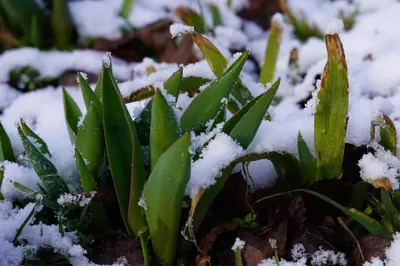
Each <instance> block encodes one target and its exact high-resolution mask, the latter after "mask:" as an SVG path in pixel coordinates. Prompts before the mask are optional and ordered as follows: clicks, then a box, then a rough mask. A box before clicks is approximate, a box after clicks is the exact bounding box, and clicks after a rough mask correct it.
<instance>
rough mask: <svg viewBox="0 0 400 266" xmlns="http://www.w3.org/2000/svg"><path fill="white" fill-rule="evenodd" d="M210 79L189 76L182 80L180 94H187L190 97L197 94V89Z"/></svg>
mask: <svg viewBox="0 0 400 266" xmlns="http://www.w3.org/2000/svg"><path fill="white" fill-rule="evenodd" d="M210 81H211V80H210V79H207V78H203V77H195V76H189V77H185V78H183V79H182V89H181V91H182V92H187V93H188V94H189V96H190V97H192V96H194V95H195V94H196V93H199V92H200V91H199V88H200V87H201V86H203V85H204V84H206V83H208V82H210Z"/></svg>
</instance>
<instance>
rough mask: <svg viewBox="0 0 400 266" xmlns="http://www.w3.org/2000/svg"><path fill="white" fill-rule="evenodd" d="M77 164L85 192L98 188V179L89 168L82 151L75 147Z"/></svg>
mask: <svg viewBox="0 0 400 266" xmlns="http://www.w3.org/2000/svg"><path fill="white" fill-rule="evenodd" d="M75 160H76V166H77V168H78V171H79V176H80V177H81V183H82V188H83V191H84V192H90V191H93V190H95V189H96V181H95V178H94V176H93V175H92V173H91V172H90V170H89V168H88V167H87V165H86V162H85V160H84V159H83V157H82V155H81V153H80V152H79V150H78V149H76V148H75Z"/></svg>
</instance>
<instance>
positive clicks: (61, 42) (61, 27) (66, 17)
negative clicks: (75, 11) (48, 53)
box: [51, 0, 74, 49]
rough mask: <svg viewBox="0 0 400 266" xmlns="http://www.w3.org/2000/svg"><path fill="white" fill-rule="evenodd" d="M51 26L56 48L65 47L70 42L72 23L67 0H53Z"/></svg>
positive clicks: (67, 46)
mask: <svg viewBox="0 0 400 266" xmlns="http://www.w3.org/2000/svg"><path fill="white" fill-rule="evenodd" d="M51 27H52V29H53V35H54V39H55V42H56V46H57V48H58V49H67V48H69V46H70V45H71V42H72V34H73V30H74V29H73V23H72V18H71V14H70V12H69V8H68V0H57V1H53V9H52V12H51Z"/></svg>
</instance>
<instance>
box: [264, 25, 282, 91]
mask: <svg viewBox="0 0 400 266" xmlns="http://www.w3.org/2000/svg"><path fill="white" fill-rule="evenodd" d="M280 42H281V25H280V24H279V22H277V21H274V20H272V22H271V27H270V29H269V37H268V43H267V47H266V49H265V55H264V64H263V66H262V67H261V73H260V83H261V84H263V85H266V84H267V83H270V82H272V80H273V79H274V75H275V68H276V61H277V59H278V54H279V46H280Z"/></svg>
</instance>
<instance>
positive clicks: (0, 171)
mask: <svg viewBox="0 0 400 266" xmlns="http://www.w3.org/2000/svg"><path fill="white" fill-rule="evenodd" d="M3 178H4V170H3V169H1V168H0V200H4V196H3V193H1V185H2V184H3Z"/></svg>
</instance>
